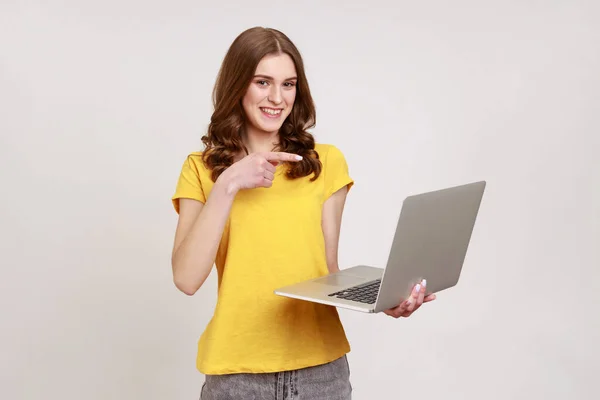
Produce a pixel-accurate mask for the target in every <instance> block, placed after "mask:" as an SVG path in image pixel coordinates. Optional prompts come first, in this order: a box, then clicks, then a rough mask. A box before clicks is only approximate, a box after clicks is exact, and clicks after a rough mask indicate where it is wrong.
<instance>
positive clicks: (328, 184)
mask: <svg viewBox="0 0 600 400" xmlns="http://www.w3.org/2000/svg"><path fill="white" fill-rule="evenodd" d="M324 173H325V199H328V198H329V197H330V196H331V195H332V194H334V193H335V192H337V191H338V190H339V189H341V188H343V187H344V186H348V190H350V188H351V187H352V186H354V180H353V179H352V178H351V177H350V174H349V171H348V164H347V162H346V158H345V157H344V154H343V153H342V152H341V151H340V149H338V148H337V147H335V146H331V147H330V148H329V151H328V153H327V159H326V162H325V168H324Z"/></svg>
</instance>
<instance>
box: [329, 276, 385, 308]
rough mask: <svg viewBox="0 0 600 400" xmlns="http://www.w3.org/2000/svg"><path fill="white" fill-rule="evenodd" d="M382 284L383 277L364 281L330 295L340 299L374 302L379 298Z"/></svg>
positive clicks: (366, 302)
mask: <svg viewBox="0 0 600 400" xmlns="http://www.w3.org/2000/svg"><path fill="white" fill-rule="evenodd" d="M380 284H381V279H377V280H376V281H373V282H367V283H363V284H361V285H358V286H353V287H351V288H348V289H344V290H341V291H339V292H335V293H331V294H330V295H329V296H331V297H337V298H338V299H345V300H352V301H358V302H359V303H365V304H374V303H375V301H376V300H377V294H378V293H379V285H380Z"/></svg>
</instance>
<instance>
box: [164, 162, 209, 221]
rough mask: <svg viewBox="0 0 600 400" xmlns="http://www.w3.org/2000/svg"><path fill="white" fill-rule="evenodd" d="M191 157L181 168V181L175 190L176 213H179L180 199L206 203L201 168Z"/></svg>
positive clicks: (173, 199) (174, 204) (173, 198)
mask: <svg viewBox="0 0 600 400" xmlns="http://www.w3.org/2000/svg"><path fill="white" fill-rule="evenodd" d="M197 162H202V161H201V160H200V161H196V160H195V159H194V158H193V157H192V156H191V155H190V156H188V157H187V159H186V160H185V162H184V163H183V167H182V168H181V173H180V175H179V180H178V181H177V186H176V188H175V194H174V195H173V197H172V198H171V201H172V202H173V207H175V211H177V213H179V199H182V198H186V199H194V200H198V201H200V202H202V203H206V196H205V195H204V190H203V188H202V181H201V179H200V172H199V170H198V168H199V166H198V164H197Z"/></svg>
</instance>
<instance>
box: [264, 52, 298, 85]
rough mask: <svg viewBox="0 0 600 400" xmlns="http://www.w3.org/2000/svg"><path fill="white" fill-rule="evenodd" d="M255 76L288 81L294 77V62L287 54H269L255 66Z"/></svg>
mask: <svg viewBox="0 0 600 400" xmlns="http://www.w3.org/2000/svg"><path fill="white" fill-rule="evenodd" d="M255 75H269V76H272V77H274V78H275V79H289V78H292V77H295V76H296V66H295V65H294V61H293V60H292V58H291V57H290V56H289V55H287V54H285V53H284V54H269V55H266V56H265V57H263V58H262V60H260V62H259V63H258V65H257V66H256V73H255Z"/></svg>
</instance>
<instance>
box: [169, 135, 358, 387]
mask: <svg viewBox="0 0 600 400" xmlns="http://www.w3.org/2000/svg"><path fill="white" fill-rule="evenodd" d="M315 150H316V151H317V152H318V153H319V157H320V160H321V163H322V165H323V169H322V171H321V175H320V176H319V178H318V179H317V180H315V181H314V182H311V181H310V179H311V178H312V177H313V174H311V175H309V176H306V177H303V178H298V179H293V180H291V179H288V178H286V177H285V176H284V172H285V171H284V169H285V168H286V166H285V165H282V166H279V167H277V171H276V174H275V179H274V181H273V186H272V187H270V188H256V189H250V190H242V191H240V192H238V193H237V195H236V197H235V200H234V202H233V205H232V207H231V211H230V215H229V218H228V221H227V223H226V226H225V229H224V232H223V237H222V239H221V243H220V245H219V250H218V252H217V256H216V259H215V265H216V268H217V273H218V298H217V304H216V308H215V311H214V315H213V317H212V319H211V320H210V322H209V324H208V326H207V327H206V329H205V331H204V333H203V334H202V336H201V337H200V340H199V342H198V354H197V368H198V370H199V371H200V372H202V373H204V374H214V375H219V374H229V373H242V372H246V373H265V372H278V371H285V370H292V369H298V368H304V367H309V366H314V365H320V364H324V363H327V362H329V361H332V360H335V359H337V358H339V357H341V356H343V355H344V354H346V353H347V352H349V351H350V345H349V343H348V340H347V338H346V335H345V332H344V329H343V327H342V324H341V322H340V319H339V315H338V312H337V309H336V308H334V307H331V306H326V305H321V304H316V303H312V302H308V301H302V300H294V299H289V298H285V297H281V296H278V295H275V294H274V293H273V291H274V290H275V289H277V288H279V287H282V286H285V285H289V284H292V283H296V282H300V281H303V280H306V279H311V278H316V277H319V276H323V275H326V274H327V273H328V269H327V262H326V257H325V242H324V237H323V231H322V228H321V214H322V208H323V203H324V202H325V200H326V199H327V198H328V197H329V196H331V195H332V194H333V193H334V192H335V191H337V190H338V189H340V188H342V187H343V186H345V185H347V186H348V188H350V187H352V186H353V184H354V181H353V180H352V178H350V176H349V174H348V166H347V164H346V160H345V158H344V155H343V154H342V152H341V151H340V150H339V149H338V148H336V147H335V146H333V145H327V144H316V146H315ZM200 157H201V153H192V154H190V155H189V156H188V157H187V159H186V161H185V162H184V164H183V168H182V171H181V175H180V177H179V181H178V184H177V188H176V191H175V195H174V196H173V198H172V201H173V205H174V206H175V210H176V211H177V212H179V207H178V205H179V203H178V199H180V198H191V199H196V200H198V201H201V202H203V203H204V202H206V199H207V197H208V196H209V195H210V191H211V189H212V187H213V182H212V180H211V178H210V171H209V170H208V169H207V168H206V167H205V166H204V164H203V163H202V160H201V158H200Z"/></svg>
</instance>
